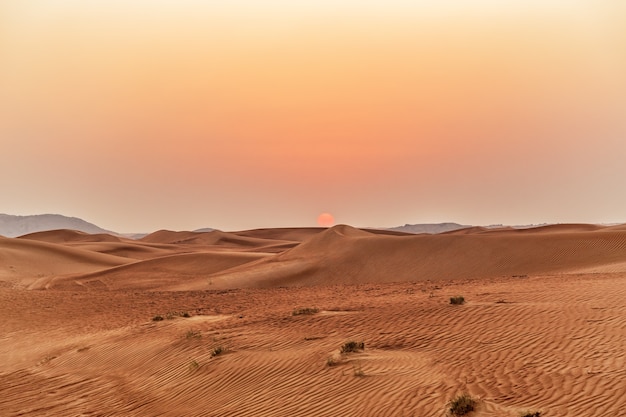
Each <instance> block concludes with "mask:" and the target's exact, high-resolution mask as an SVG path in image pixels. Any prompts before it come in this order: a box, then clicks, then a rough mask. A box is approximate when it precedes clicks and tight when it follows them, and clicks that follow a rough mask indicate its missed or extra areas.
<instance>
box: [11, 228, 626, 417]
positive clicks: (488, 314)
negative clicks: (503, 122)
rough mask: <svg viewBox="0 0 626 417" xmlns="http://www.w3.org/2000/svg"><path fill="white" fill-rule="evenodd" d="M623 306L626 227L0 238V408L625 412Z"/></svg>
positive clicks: (153, 412)
mask: <svg viewBox="0 0 626 417" xmlns="http://www.w3.org/2000/svg"><path fill="white" fill-rule="evenodd" d="M456 295H462V296H463V297H464V298H465V299H466V303H465V304H464V305H451V304H450V301H449V300H450V297H452V296H456ZM625 299H626V228H625V227H624V226H616V227H598V226H591V225H560V226H550V227H544V228H537V229H529V230H523V231H519V230H507V229H503V230H495V231H494V230H484V229H479V228H475V229H471V230H465V231H458V232H453V233H446V234H442V235H434V236H431V235H417V236H415V235H410V236H408V235H403V234H398V233H387V232H380V231H366V230H359V229H354V228H351V227H348V226H337V227H334V228H331V229H328V230H326V229H297V228H294V229H265V230H255V231H243V232H231V233H225V232H209V233H189V232H167V231H161V232H157V233H154V234H152V235H149V236H147V237H146V238H144V239H142V240H139V241H131V240H126V239H121V238H118V237H114V236H109V235H86V234H82V233H79V232H73V231H53V232H44V233H38V234H33V235H29V236H24V237H21V238H14V239H8V238H0V314H1V317H2V320H1V321H0V415H1V416H357V415H358V416H362V415H366V416H444V415H446V411H447V406H446V404H447V403H448V401H449V400H450V399H451V398H453V397H454V396H455V395H457V394H459V393H463V392H467V393H469V394H470V395H471V396H473V397H474V398H476V399H477V400H478V407H477V410H476V411H475V412H474V413H473V414H471V415H474V416H519V415H520V412H522V411H532V412H535V411H540V412H541V416H542V417H543V416H626V342H624V341H625V340H626V303H625V302H624V300H625ZM305 308H310V309H316V310H317V311H316V312H311V313H312V314H297V315H294V310H296V311H299V310H302V309H305ZM185 313H186V314H185ZM155 316H161V317H162V318H163V320H160V321H154V320H153V318H155ZM185 316H189V317H185ZM348 341H356V342H363V343H364V345H365V348H364V349H363V350H358V351H357V352H352V353H343V354H342V353H341V352H340V349H341V347H342V345H344V343H346V342H348Z"/></svg>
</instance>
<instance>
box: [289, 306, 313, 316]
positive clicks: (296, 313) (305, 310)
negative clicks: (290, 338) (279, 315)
mask: <svg viewBox="0 0 626 417" xmlns="http://www.w3.org/2000/svg"><path fill="white" fill-rule="evenodd" d="M319 311H320V310H319V309H318V308H315V307H313V308H310V307H305V308H296V309H294V310H293V312H292V313H291V315H292V316H301V315H311V314H315V313H319Z"/></svg>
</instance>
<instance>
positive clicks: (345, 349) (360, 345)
mask: <svg viewBox="0 0 626 417" xmlns="http://www.w3.org/2000/svg"><path fill="white" fill-rule="evenodd" d="M363 349H365V343H364V342H355V341H354V340H350V341H349V342H346V343H344V344H343V346H341V353H350V352H357V351H359V350H363Z"/></svg>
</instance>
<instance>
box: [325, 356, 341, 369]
mask: <svg viewBox="0 0 626 417" xmlns="http://www.w3.org/2000/svg"><path fill="white" fill-rule="evenodd" d="M335 365H339V362H338V361H337V359H335V357H334V356H329V357H327V358H326V366H329V367H330V366H335Z"/></svg>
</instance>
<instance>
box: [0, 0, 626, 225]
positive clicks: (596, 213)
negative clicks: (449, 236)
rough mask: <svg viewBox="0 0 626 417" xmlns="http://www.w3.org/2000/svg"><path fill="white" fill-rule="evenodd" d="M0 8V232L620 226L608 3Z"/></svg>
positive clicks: (617, 110)
mask: <svg viewBox="0 0 626 417" xmlns="http://www.w3.org/2000/svg"><path fill="white" fill-rule="evenodd" d="M221 3H224V2H214V1H209V2H202V1H198V0H177V1H174V0H164V1H159V2H154V1H148V0H128V1H121V0H115V1H111V0H109V1H104V0H95V1H90V2H83V1H78V0H58V1H55V0H47V1H44V0H5V1H3V2H2V3H1V4H0V62H1V63H2V64H1V65H0V192H1V195H2V197H1V204H0V212H2V213H7V214H14V215H29V214H43V213H59V214H63V215H66V216H75V217H79V218H82V219H85V220H87V221H89V222H92V223H95V224H97V225H98V226H101V227H103V228H105V229H109V230H115V231H119V232H135V231H137V232H141V231H151V230H156V229H162V228H167V229H173V230H194V229H198V228H202V227H214V228H218V229H221V230H244V229H252V228H259V227H286V226H315V225H316V219H317V217H318V215H320V213H324V212H328V213H331V214H332V215H334V219H335V222H336V223H345V224H350V225H353V226H357V227H392V226H398V225H402V224H405V223H439V222H448V221H450V222H457V223H462V224H472V225H488V224H499V223H502V224H510V225H523V224H539V223H567V222H575V223H614V222H623V221H625V220H626V219H625V218H624V213H626V194H624V193H623V192H622V188H623V179H624V178H626V164H624V162H623V161H624V156H626V118H625V117H624V114H625V109H626V77H624V74H626V26H624V25H623V22H624V21H626V3H625V2H622V1H618V0H596V1H591V0H578V1H574V0H571V1H565V0H552V1H550V0H547V1H538V0H533V1H510V2H506V4H502V3H504V2H496V1H493V0H476V1H461V0H445V1H440V2H436V3H437V5H432V4H430V3H432V2H427V1H406V0H390V1H386V2H379V1H365V2H363V1H361V2H356V1H333V2H331V1H328V0H324V1H315V2H313V1H308V0H307V1H300V2H293V1H286V0H272V1H262V2H260V1H252V0H233V1H229V2H227V4H226V5H225V4H221Z"/></svg>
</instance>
